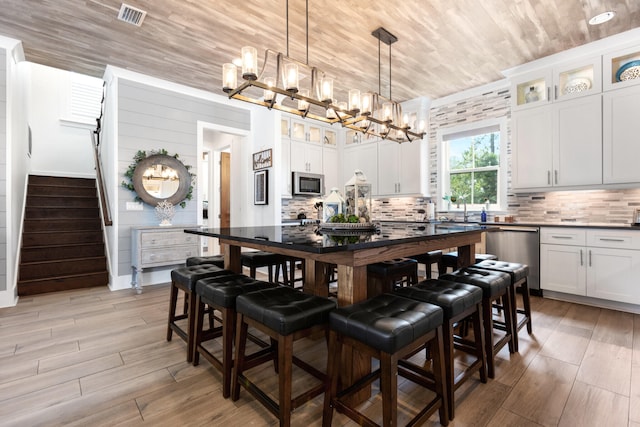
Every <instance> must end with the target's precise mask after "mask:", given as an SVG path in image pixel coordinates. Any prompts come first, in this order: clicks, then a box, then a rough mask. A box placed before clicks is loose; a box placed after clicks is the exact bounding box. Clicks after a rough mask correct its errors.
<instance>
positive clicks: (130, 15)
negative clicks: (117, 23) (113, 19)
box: [118, 3, 147, 27]
mask: <svg viewBox="0 0 640 427" xmlns="http://www.w3.org/2000/svg"><path fill="white" fill-rule="evenodd" d="M145 16H147V12H145V11H144V10H142V9H136V8H135V7H132V6H129V5H128V4H124V3H122V6H120V11H119V12H118V19H119V20H121V21H124V22H127V23H129V24H133V25H135V26H136V27H139V26H141V25H142V21H144V17H145Z"/></svg>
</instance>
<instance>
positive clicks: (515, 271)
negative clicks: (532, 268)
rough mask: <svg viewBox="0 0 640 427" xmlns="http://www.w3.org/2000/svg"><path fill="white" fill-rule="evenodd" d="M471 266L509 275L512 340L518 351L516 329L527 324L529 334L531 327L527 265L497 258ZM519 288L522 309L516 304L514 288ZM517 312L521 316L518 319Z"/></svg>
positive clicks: (518, 329)
mask: <svg viewBox="0 0 640 427" xmlns="http://www.w3.org/2000/svg"><path fill="white" fill-rule="evenodd" d="M473 267H475V268H481V269H484V270H493V271H502V272H504V273H508V274H509V275H510V276H511V309H512V315H513V328H514V329H513V331H514V334H513V340H514V343H513V344H514V346H515V351H518V331H520V329H522V328H523V327H524V326H525V325H527V332H528V333H529V334H531V333H532V332H533V328H532V325H531V301H530V299H529V284H528V282H527V277H528V276H529V266H528V265H526V264H519V263H516V262H506V261H497V260H486V261H482V262H479V263H477V264H475V265H474V266H473ZM517 288H520V291H521V292H520V293H521V294H522V306H523V308H522V309H519V308H518V306H517V304H516V289H517ZM518 314H522V315H523V317H522V318H521V319H520V320H518Z"/></svg>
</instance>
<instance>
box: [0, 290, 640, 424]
mask: <svg viewBox="0 0 640 427" xmlns="http://www.w3.org/2000/svg"><path fill="white" fill-rule="evenodd" d="M168 296H169V286H168V285H158V286H151V287H146V288H145V289H144V293H143V294H141V295H136V294H135V293H134V292H132V291H130V290H123V291H117V292H110V291H109V290H108V289H106V288H93V289H85V290H78V291H69V292H60V293H53V294H45V295H40V296H34V297H26V298H21V299H20V302H19V304H18V305H17V306H16V307H11V308H2V309H0V425H2V426H55V425H65V426H67V425H72V426H100V425H108V426H114V425H153V426H158V425H160V426H165V425H166V426H199V425H225V426H240V425H242V426H248V425H252V426H263V425H277V420H276V419H275V417H273V416H272V415H271V414H270V413H269V412H267V410H266V409H264V408H263V407H262V406H261V405H259V404H258V403H256V402H255V401H254V399H253V398H252V397H251V396H250V395H249V394H248V393H246V392H244V391H242V392H241V397H240V400H238V401H237V402H232V401H231V400H226V399H223V398H222V396H221V391H220V379H221V377H220V374H219V373H218V371H216V370H215V369H213V368H212V367H211V366H210V365H209V364H208V362H206V361H205V360H203V361H202V362H201V364H200V365H199V366H197V367H194V366H192V365H190V364H188V363H186V361H185V344H184V342H183V341H182V340H180V339H179V338H177V337H175V338H174V340H173V341H171V342H167V341H166V340H165V336H166V318H167V308H168ZM533 308H534V314H533V322H534V334H533V335H531V336H529V335H527V333H526V330H522V331H521V332H520V352H519V353H517V354H512V355H510V354H509V353H508V351H507V350H506V349H503V350H502V351H501V352H500V353H499V355H498V360H497V374H496V378H495V379H493V380H489V382H488V383H487V384H481V383H480V381H479V379H477V378H476V379H473V380H471V381H469V382H467V383H466V384H465V385H463V386H462V387H461V388H460V389H459V390H458V391H457V392H456V401H457V404H456V411H457V412H456V418H455V420H454V421H453V422H452V423H451V425H453V426H471V425H473V426H505V425H511V426H540V425H543V426H547V425H548V426H640V316H638V315H633V314H628V313H622V312H617V311H612V310H606V309H599V308H593V307H588V306H583V305H577V304H571V303H566V302H559V301H554V300H550V299H543V298H533ZM295 351H296V352H297V353H298V354H302V355H303V358H305V359H306V360H308V361H311V362H312V363H314V364H315V365H316V366H324V365H325V363H326V349H325V348H324V341H323V340H319V341H311V340H306V341H305V340H302V341H300V342H299V343H298V344H297V345H296V350H295ZM415 357H423V356H420V355H417V356H415ZM265 366H266V365H265ZM254 375H255V377H256V378H258V377H261V381H263V384H264V385H265V387H266V388H267V389H269V390H271V391H272V392H273V393H275V392H276V389H277V381H276V380H275V376H274V374H273V371H272V370H271V369H264V368H263V369H258V370H256V372H255V373H254ZM294 376H295V385H294V387H299V386H304V384H305V382H306V381H311V379H309V378H306V377H305V375H303V374H301V373H300V372H299V371H294ZM374 390H375V386H374ZM424 393H428V392H425V391H422V389H420V388H419V387H417V386H415V385H413V384H412V383H410V382H408V381H402V382H401V384H400V391H399V397H400V405H399V406H400V420H399V421H400V423H401V424H404V423H405V422H406V421H407V420H408V419H409V418H410V415H411V411H413V410H416V409H417V408H418V407H419V406H420V403H421V401H422V398H424V397H425V395H424ZM363 407H364V408H365V411H366V413H367V414H368V415H369V416H370V417H372V418H374V419H376V418H379V414H380V412H381V410H380V405H379V397H378V396H377V395H374V396H373V397H372V398H371V399H370V400H369V401H368V402H365V403H364V404H363ZM321 413H322V396H320V397H318V398H316V399H314V400H312V401H310V402H308V403H307V404H305V405H304V406H303V407H301V408H299V409H297V410H296V411H295V412H294V414H293V418H292V422H293V425H294V426H305V427H307V426H318V425H320V424H321ZM429 423H431V424H433V425H439V424H438V422H437V418H436V417H432V420H430V422H429ZM334 425H339V426H342V425H348V426H350V425H354V424H353V423H352V422H351V421H349V420H348V419H347V418H346V417H344V416H342V415H336V416H335V417H334Z"/></svg>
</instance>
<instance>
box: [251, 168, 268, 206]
mask: <svg viewBox="0 0 640 427" xmlns="http://www.w3.org/2000/svg"><path fill="white" fill-rule="evenodd" d="M253 204H254V205H268V204H269V171H267V170H262V171H257V172H255V173H254V178H253Z"/></svg>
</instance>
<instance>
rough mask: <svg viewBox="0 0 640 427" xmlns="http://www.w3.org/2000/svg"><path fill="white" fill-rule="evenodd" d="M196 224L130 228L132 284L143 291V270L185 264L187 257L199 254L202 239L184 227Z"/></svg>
mask: <svg viewBox="0 0 640 427" xmlns="http://www.w3.org/2000/svg"><path fill="white" fill-rule="evenodd" d="M197 227H198V226H197V225H176V226H166V227H159V226H158V227H132V228H131V269H132V272H131V285H132V286H133V287H134V288H135V289H136V291H137V292H138V293H140V292H141V290H142V278H141V274H140V273H142V270H143V269H145V268H151V267H164V266H170V265H179V264H184V263H185V262H186V260H187V258H189V257H192V256H198V255H199V254H200V248H199V245H198V243H199V237H198V236H197V235H195V234H187V233H185V232H184V229H185V228H197Z"/></svg>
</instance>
